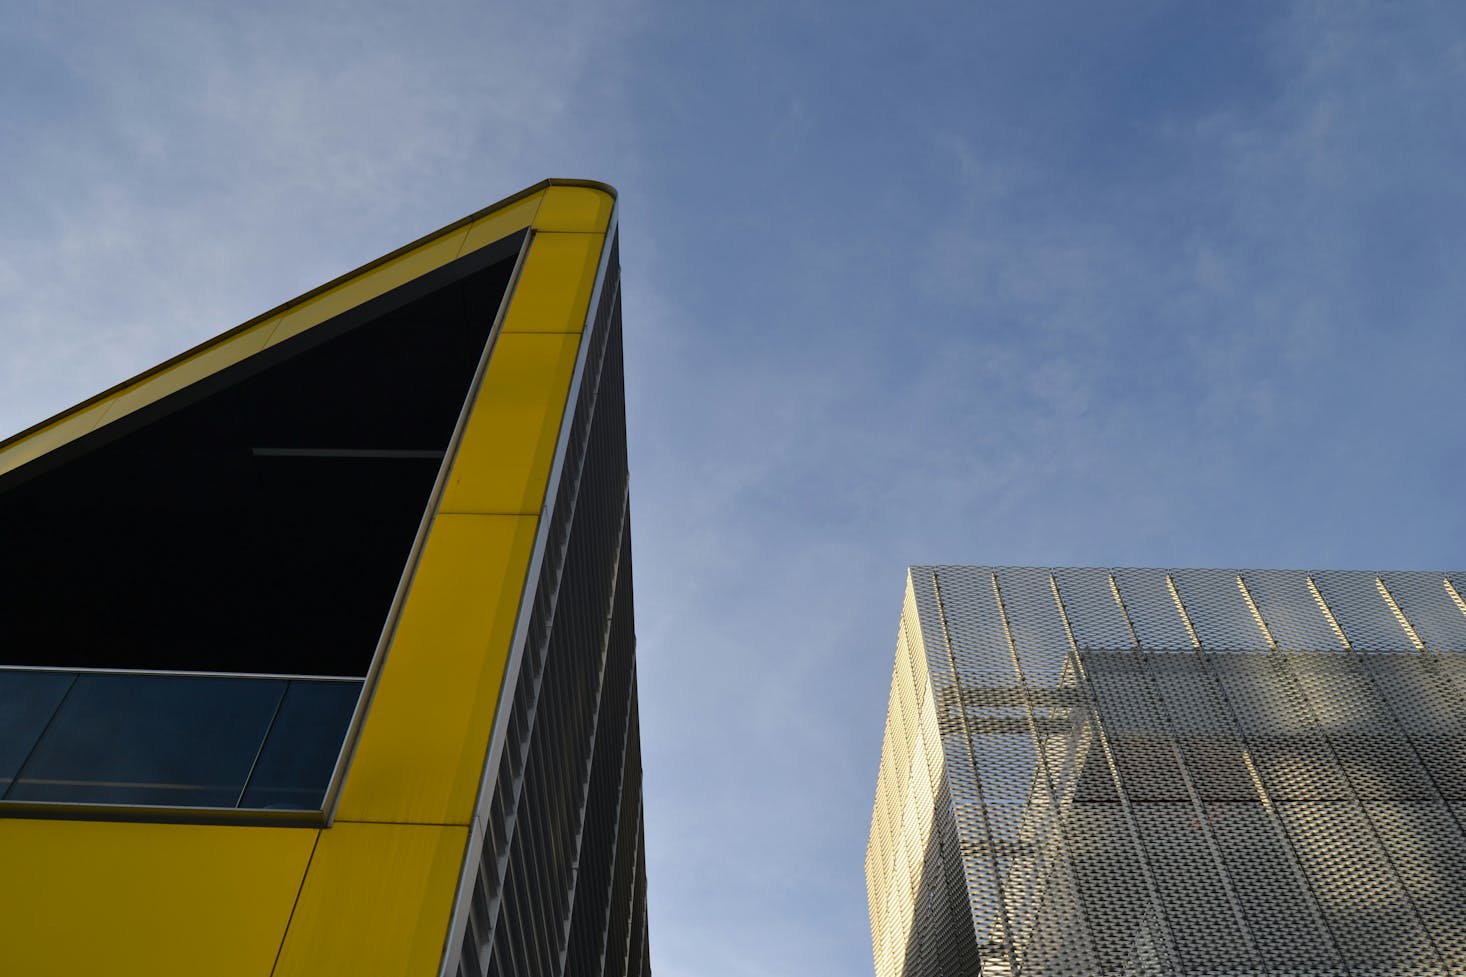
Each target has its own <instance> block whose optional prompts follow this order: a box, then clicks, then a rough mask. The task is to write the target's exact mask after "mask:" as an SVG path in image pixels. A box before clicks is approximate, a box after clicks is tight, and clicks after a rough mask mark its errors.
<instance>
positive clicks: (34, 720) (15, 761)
mask: <svg viewBox="0 0 1466 977" xmlns="http://www.w3.org/2000/svg"><path fill="white" fill-rule="evenodd" d="M75 677H76V676H74V675H72V674H71V673H69V672H21V671H14V672H10V671H0V797H4V796H5V791H6V790H7V789H8V788H9V787H10V781H11V779H12V778H13V777H14V776H15V774H16V772H17V771H18V770H20V765H21V764H22V763H25V758H26V757H27V756H29V755H30V752H31V750H32V749H33V748H34V747H35V745H36V740H38V739H40V738H41V732H42V731H43V730H44V729H45V728H46V724H47V723H48V722H50V721H51V716H52V715H53V714H54V713H55V712H56V707H57V706H58V705H60V704H61V699H62V697H63V696H65V695H66V690H67V689H69V688H71V683H72V680H73V679H74V678H75Z"/></svg>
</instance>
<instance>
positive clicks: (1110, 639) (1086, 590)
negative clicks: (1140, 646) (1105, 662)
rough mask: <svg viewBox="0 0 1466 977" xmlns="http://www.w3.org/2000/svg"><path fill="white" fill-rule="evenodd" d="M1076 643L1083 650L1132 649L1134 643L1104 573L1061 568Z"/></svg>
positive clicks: (1056, 578)
mask: <svg viewBox="0 0 1466 977" xmlns="http://www.w3.org/2000/svg"><path fill="white" fill-rule="evenodd" d="M1054 581H1055V583H1056V584H1057V585H1058V589H1059V596H1060V597H1061V598H1062V600H1063V604H1064V612H1065V613H1066V614H1067V615H1068V616H1069V627H1070V628H1071V629H1072V630H1073V631H1074V641H1075V643H1076V644H1077V645H1079V647H1081V648H1131V647H1134V645H1135V639H1134V637H1132V635H1131V633H1130V628H1129V627H1128V626H1127V625H1126V624H1125V614H1124V612H1123V611H1122V610H1121V609H1120V605H1119V603H1118V602H1117V601H1116V600H1115V594H1114V591H1113V590H1112V589H1111V587H1110V575H1109V573H1108V572H1106V571H1105V570H1095V569H1074V568H1062V569H1058V570H1055V571H1054Z"/></svg>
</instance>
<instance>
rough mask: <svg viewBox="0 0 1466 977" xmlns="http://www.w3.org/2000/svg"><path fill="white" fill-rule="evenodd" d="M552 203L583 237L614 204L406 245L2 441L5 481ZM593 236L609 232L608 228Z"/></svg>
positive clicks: (527, 198) (567, 192) (554, 226)
mask: <svg viewBox="0 0 1466 977" xmlns="http://www.w3.org/2000/svg"><path fill="white" fill-rule="evenodd" d="M552 200H553V201H554V205H553V207H552V208H551V212H550V213H549V214H548V220H549V223H548V224H546V225H544V227H545V229H547V230H557V231H558V230H577V231H578V230H591V229H592V228H590V227H583V226H581V225H583V224H586V222H587V220H588V217H587V215H588V214H594V213H595V212H596V210H597V207H596V206H594V205H593V204H592V201H595V200H599V201H604V202H605V203H604V207H605V210H606V213H607V214H608V215H609V213H610V207H611V202H612V197H611V195H610V194H609V193H608V192H606V191H603V190H597V189H591V188H588V187H572V186H550V187H548V188H546V189H539V190H535V191H533V192H530V193H527V194H524V195H522V196H518V197H515V198H510V199H509V200H508V201H505V202H502V203H500V204H495V205H493V206H491V207H490V208H488V209H486V210H485V211H482V212H481V213H480V215H479V216H478V217H476V218H469V219H465V220H463V221H459V222H457V223H456V224H452V225H450V226H448V227H446V228H444V229H442V230H441V231H437V232H435V233H433V234H430V235H429V236H427V237H426V238H423V239H421V240H420V241H417V242H415V243H413V244H410V245H408V246H407V247H406V248H405V249H403V250H402V251H401V253H398V254H393V255H389V256H387V257H386V258H383V259H380V260H378V261H375V262H373V263H371V264H369V265H366V266H365V267H363V268H360V269H357V270H356V271H353V272H350V273H348V274H347V275H345V276H343V277H341V278H339V279H337V280H336V281H335V282H332V283H329V284H327V285H325V286H322V287H321V288H319V289H317V290H315V291H314V292H310V293H307V294H306V295H305V296H303V297H301V298H300V299H296V300H293V301H292V302H289V303H286V304H285V305H284V306H281V307H279V308H277V309H274V310H271V311H270V312H267V313H265V314H264V315H262V316H260V317H258V318H257V319H254V320H251V321H250V322H247V323H245V324H244V325H242V326H239V327H237V328H235V329H232V330H230V331H229V332H226V333H224V334H223V335H222V336H218V337H216V338H214V339H211V340H209V341H208V342H206V343H204V344H203V345H201V346H198V347H195V348H194V349H192V350H189V351H187V352H185V353H183V354H181V355H179V356H177V357H174V358H173V359H171V360H169V361H168V362H166V363H163V364H162V365H160V366H158V367H155V368H154V369H152V370H149V371H148V372H146V373H144V374H142V375H140V376H137V377H134V378H133V379H131V380H129V381H126V382H125V383H123V384H121V385H120V386H117V387H114V388H113V389H112V390H109V391H106V392H105V393H103V394H100V395H98V396H97V397H94V398H92V399H91V400H88V401H86V402H84V403H82V404H79V405H77V406H76V407H73V408H71V409H70V410H68V411H65V412H64V413H62V414H60V415H58V416H56V417H54V418H51V419H50V420H48V421H43V422H42V423H41V424H40V425H38V426H36V427H34V428H32V429H31V430H29V431H25V432H22V433H21V434H20V435H17V436H16V437H14V438H11V439H10V440H8V441H5V442H0V474H4V473H5V472H8V471H11V470H13V469H15V468H18V467H20V466H21V465H23V464H26V463H27V462H30V461H33V460H34V459H36V458H37V457H39V456H40V455H43V454H45V453H46V452H48V451H51V450H54V449H55V448H58V447H60V446H62V445H64V444H66V443H68V442H70V441H73V440H75V439H77V438H79V437H81V436H82V435H84V434H87V433H89V432H91V431H93V430H95V429H97V428H98V427H101V426H102V425H104V424H110V423H111V422H113V421H115V420H117V419H118V418H121V417H125V416H127V415H128V414H130V413H132V412H133V411H135V410H137V409H138V408H140V407H144V406H146V405H148V404H152V403H155V402H157V401H159V400H161V399H163V398H164V397H166V396H168V395H169V394H172V393H176V392H177V391H179V390H182V389H183V388H184V387H186V386H188V385H189V384H192V383H195V382H197V381H199V380H202V379H204V378H205V377H208V376H210V375H212V374H214V373H217V372H219V371H221V370H224V369H226V368H227V367H230V366H233V365H234V364H236V363H238V362H240V361H241V360H244V359H245V358H246V357H249V356H251V355H253V354H255V353H258V352H260V351H261V350H263V349H265V348H266V347H268V346H273V345H275V344H276V343H280V342H282V341H284V340H286V339H289V338H290V337H292V336H297V335H299V334H300V333H302V332H304V331H306V330H307V329H310V328H312V327H314V326H317V325H320V324H321V323H323V322H325V321H326V320H327V319H329V318H331V317H332V316H335V315H338V314H339V313H341V312H345V311H347V310H349V309H352V308H355V307H356V306H358V305H361V304H362V303H364V302H367V301H369V300H370V299H374V298H376V297H378V296H380V295H384V294H386V293H387V292H389V291H391V290H392V289H394V288H397V287H398V286H400V285H404V284H406V283H407V282H409V281H412V280H413V279H415V278H418V277H419V276H421V275H424V274H426V273H427V272H430V271H433V270H435V269H436V268H439V267H442V266H443V265H445V264H447V263H448V262H450V261H452V260H453V259H455V258H457V257H461V256H462V255H465V254H469V253H471V252H473V251H476V250H478V249H479V248H481V247H484V246H485V245H488V244H492V243H493V242H494V241H497V240H500V239H502V238H505V237H508V236H509V235H510V234H514V233H516V232H518V231H521V230H524V229H525V228H526V227H529V226H530V225H531V223H532V222H537V221H538V219H539V217H540V210H541V205H542V204H543V203H545V202H548V201H552ZM536 226H540V225H538V224H536ZM595 229H597V230H601V231H604V229H605V225H604V222H603V223H602V224H601V225H600V227H599V228H595Z"/></svg>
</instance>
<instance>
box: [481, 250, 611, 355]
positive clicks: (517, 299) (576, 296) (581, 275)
mask: <svg viewBox="0 0 1466 977" xmlns="http://www.w3.org/2000/svg"><path fill="white" fill-rule="evenodd" d="M605 239H606V237H605V235H604V234H568V233H567V234H559V233H556V234H546V233H542V232H539V231H536V232H535V235H534V240H533V241H532V242H531V244H530V248H529V254H528V255H526V256H525V259H524V267H523V268H522V269H520V272H519V281H518V282H517V283H516V284H515V286H514V296H513V298H512V299H511V301H510V304H509V310H508V312H507V313H506V314H505V316H504V332H506V333H511V332H575V333H578V332H580V331H581V330H582V329H583V328H584V327H585V313H586V307H587V306H588V305H589V304H590V293H591V288H592V287H593V286H594V285H595V279H596V266H597V265H598V264H599V263H600V258H601V244H602V243H603V242H604V241H605Z"/></svg>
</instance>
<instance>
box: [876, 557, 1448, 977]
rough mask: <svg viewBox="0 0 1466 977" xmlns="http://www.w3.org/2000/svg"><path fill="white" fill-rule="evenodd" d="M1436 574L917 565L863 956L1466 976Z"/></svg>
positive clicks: (1028, 971)
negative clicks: (926, 713)
mask: <svg viewBox="0 0 1466 977" xmlns="http://www.w3.org/2000/svg"><path fill="white" fill-rule="evenodd" d="M1376 576H1378V577H1379V580H1380V581H1382V582H1383V583H1384V585H1385V586H1384V588H1383V589H1381V588H1380V587H1379V586H1378V584H1377V583H1376ZM1463 576H1466V575H1463ZM1450 577H1451V575H1450V574H1445V575H1442V574H1423V573H1422V574H1414V573H1385V574H1379V575H1376V574H1374V573H1366V572H1320V573H1305V572H1301V571H1297V572H1295V571H1256V570H1242V571H1237V570H1190V571H1164V570H1129V569H1116V570H1073V569H1056V570H1049V569H1043V568H1009V567H997V568H992V567H937V568H931V567H916V568H913V569H912V572H911V578H910V579H911V581H912V586H911V588H910V592H909V595H908V601H907V605H906V609H905V613H904V614H903V621H902V630H901V635H902V637H901V639H900V641H899V642H898V645H899V650H898V660H897V663H896V669H895V674H894V675H893V684H892V702H891V710H890V714H889V717H888V727H887V737H886V740H885V744H884V745H883V753H882V762H881V771H880V774H879V783H880V787H879V793H878V798H877V804H876V813H875V815H874V816H873V819H872V832H871V843H870V847H869V849H868V853H867V871H868V881H869V886H870V897H871V905H872V934H873V937H874V945H875V947H876V950H877V972H878V973H879V974H892V975H895V974H901V975H906V974H910V975H918V974H920V975H936V974H945V975H951V974H983V975H996V974H1006V975H1010V977H1016V975H1033V977H1046V975H1047V977H1096V975H1127V977H1128V975H1154V977H1163V975H1183V974H1185V975H1217V977H1220V975H1237V977H1241V975H1259V977H1266V975H1284V974H1287V975H1304V974H1307V975H1341V977H1342V975H1350V977H1374V975H1387V974H1391V975H1392V974H1400V975H1404V974H1410V975H1434V974H1457V973H1466V836H1463V833H1462V823H1463V822H1462V819H1463V817H1466V796H1463V790H1466V762H1463V761H1466V708H1463V706H1466V654H1462V653H1459V652H1458V649H1459V648H1460V647H1462V642H1463V640H1466V639H1463V637H1462V636H1461V634H1459V633H1458V632H1461V631H1466V627H1463V626H1462V622H1466V614H1463V613H1462V611H1461V608H1460V606H1459V605H1458V604H1457V602H1456V599H1455V597H1454V596H1453V595H1452V594H1451V592H1450V590H1449V589H1448V588H1447V587H1446V586H1445V585H1444V584H1443V582H1442V581H1443V580H1445V579H1448V578H1450ZM1239 578H1240V581H1241V582H1240V584H1239ZM1112 581H1113V583H1112ZM1168 581H1169V582H1168ZM1172 586H1174V588H1175V592H1174V594H1173V592H1172V589H1171V587H1172ZM1432 588H1434V589H1432ZM1315 591H1316V593H1315ZM1178 598H1179V599H1178ZM1391 602H1393V606H1391ZM1397 612H1398V613H1397ZM1453 614H1454V615H1457V616H1459V617H1460V622H1458V621H1457V618H1456V617H1453V616H1452V615H1453ZM1188 624H1189V628H1188ZM1132 629H1133V636H1134V639H1132ZM1340 632H1342V633H1343V635H1344V636H1345V637H1344V638H1341V637H1340ZM1193 634H1194V640H1193ZM1412 634H1413V636H1412ZM1137 644H1138V646H1137ZM923 663H924V664H925V666H926V668H927V669H928V672H927V675H926V676H925V678H926V682H925V685H924V686H923V676H921V675H920V674H919V673H913V672H912V671H911V669H912V668H914V667H917V666H920V665H922V664H923ZM923 687H924V688H925V689H926V690H928V691H929V695H927V696H926V697H925V698H918V690H919V689H921V688H923ZM923 707H925V708H927V709H929V710H930V716H931V718H930V719H926V720H923V719H921V718H920V717H921V715H922V709H923ZM913 717H915V718H913ZM916 727H920V729H919V730H917V729H916ZM938 743H939V745H940V749H935V748H934V747H935V746H936V745H937V744H938ZM897 788H899V793H900V803H899V805H897V804H894V803H893V802H892V801H890V800H889V799H888V797H887V795H888V794H891V793H892V792H893V791H894V790H896V789H897ZM928 799H929V800H928ZM928 803H929V804H930V806H928ZM893 821H894V822H899V823H902V824H903V825H909V824H914V825H915V826H916V827H917V828H920V826H921V825H923V824H925V825H928V827H927V828H925V829H924V830H914V831H913V830H912V828H911V827H909V826H906V827H903V828H902V829H901V830H902V831H904V832H905V834H904V835H902V836H901V837H902V839H904V843H903V841H902V840H898V841H896V842H895V843H894V846H893V844H892V842H891V841H890V840H889V836H890V834H891V832H890V831H889V830H887V829H884V828H882V825H885V824H887V823H888V822H893ZM948 838H950V839H952V840H951V843H950V845H949V843H948V841H947V840H946V839H948ZM893 847H894V848H896V849H899V857H896V858H893V857H891V855H890V854H888V853H889V852H890V851H891V849H892V848H893ZM951 847H956V848H957V849H958V850H960V853H961V858H960V861H958V860H954V859H952V857H951V855H950V851H949V849H950V848H951ZM933 859H935V862H933ZM898 863H899V865H898ZM883 865H885V866H896V865H898V867H899V872H897V871H892V870H890V869H889V868H883ZM959 868H960V873H959V872H958V869H959ZM898 876H899V879H898ZM943 879H949V880H951V881H950V884H945V885H944V884H943V883H942V881H941V880H943ZM898 882H899V883H900V884H897V883H898ZM959 890H960V892H961V897H959V896H958V895H956V894H955V893H958V892H959ZM944 893H950V894H953V895H952V896H951V898H944ZM964 913H965V914H966V918H965V919H958V918H956V917H959V916H962V915H963V914H964ZM964 923H965V924H967V926H965V927H964V925H962V924H964ZM953 940H956V941H958V943H960V942H961V941H962V940H966V941H969V945H968V947H967V950H966V951H963V950H962V949H961V947H960V946H959V945H958V944H954V943H953V942H952V941H953ZM882 947H885V948H886V950H885V952H884V955H882V953H883V951H882ZM964 952H965V953H966V955H965V956H964Z"/></svg>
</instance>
